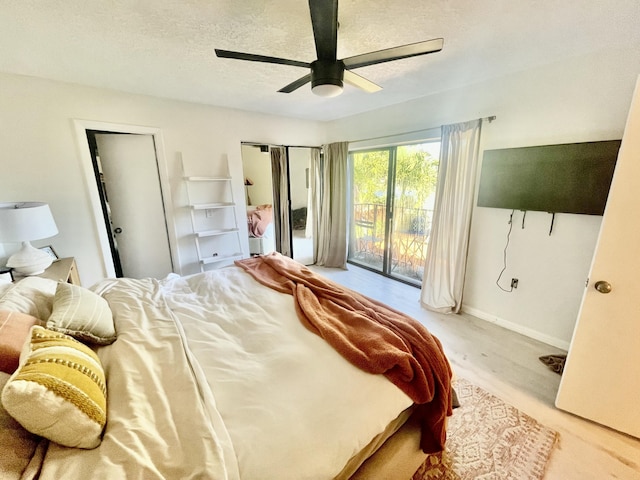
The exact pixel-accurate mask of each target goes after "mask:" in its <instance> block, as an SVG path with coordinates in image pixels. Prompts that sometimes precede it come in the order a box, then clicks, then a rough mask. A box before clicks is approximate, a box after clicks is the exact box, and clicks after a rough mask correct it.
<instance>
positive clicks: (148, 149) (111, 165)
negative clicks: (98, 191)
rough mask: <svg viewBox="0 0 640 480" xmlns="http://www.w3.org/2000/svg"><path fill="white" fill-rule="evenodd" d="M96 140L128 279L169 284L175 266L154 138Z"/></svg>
mask: <svg viewBox="0 0 640 480" xmlns="http://www.w3.org/2000/svg"><path fill="white" fill-rule="evenodd" d="M95 138H96V143H97V145H98V155H99V157H100V163H101V164H102V172H103V175H104V178H103V181H104V187H105V190H106V195H107V200H108V205H109V208H110V211H111V223H112V234H113V235H114V239H115V241H116V243H117V249H118V254H119V257H120V263H121V266H122V273H123V275H124V276H125V277H130V278H145V277H154V278H163V277H165V276H166V275H167V274H168V273H170V272H171V271H172V264H171V251H170V248H169V238H168V235H167V224H166V219H165V215H164V206H163V201H162V192H161V190H160V178H159V176H158V164H157V159H156V150H155V146H154V141H153V136H152V135H129V134H96V136H95Z"/></svg>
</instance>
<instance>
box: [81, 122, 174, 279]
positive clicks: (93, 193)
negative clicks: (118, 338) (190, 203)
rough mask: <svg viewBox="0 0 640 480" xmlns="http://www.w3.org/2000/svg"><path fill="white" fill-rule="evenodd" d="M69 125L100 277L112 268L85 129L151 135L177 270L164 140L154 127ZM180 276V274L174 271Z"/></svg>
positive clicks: (95, 123)
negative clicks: (88, 208)
mask: <svg viewBox="0 0 640 480" xmlns="http://www.w3.org/2000/svg"><path fill="white" fill-rule="evenodd" d="M73 126H74V130H75V133H76V142H77V145H78V151H79V154H80V159H81V161H80V163H81V166H82V170H83V173H84V177H85V188H86V189H87V196H88V198H89V202H90V205H91V211H92V220H93V225H94V228H95V233H96V235H97V237H98V243H99V245H100V251H101V260H102V262H101V263H102V268H103V271H102V275H103V276H104V277H105V278H107V277H115V276H116V271H115V267H114V259H113V256H112V254H111V245H110V242H109V235H110V233H109V232H108V231H107V228H106V225H105V223H104V216H103V211H102V202H101V199H100V194H99V191H98V186H97V183H96V180H95V173H94V169H93V160H92V158H91V151H90V149H89V143H88V141H87V130H101V131H105V132H114V133H133V134H145V135H152V136H153V138H154V144H155V149H156V158H157V161H158V174H159V178H160V189H161V190H162V196H163V203H164V205H163V208H164V214H165V217H166V219H167V234H168V237H169V247H170V250H171V261H172V263H173V265H174V267H177V269H178V270H180V269H181V263H180V255H179V251H178V240H177V239H178V236H177V232H176V222H175V217H174V215H173V211H174V208H173V200H172V198H171V188H170V184H169V174H168V166H167V160H166V155H165V152H164V141H163V138H162V132H161V130H160V129H158V128H152V127H143V126H136V125H124V124H114V123H105V122H95V121H88V120H77V119H76V120H73ZM178 273H182V272H178Z"/></svg>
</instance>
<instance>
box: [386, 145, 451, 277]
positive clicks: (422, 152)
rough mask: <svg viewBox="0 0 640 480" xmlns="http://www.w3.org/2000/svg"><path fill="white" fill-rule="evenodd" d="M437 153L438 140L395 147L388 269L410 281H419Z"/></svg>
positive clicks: (425, 251) (426, 242) (434, 189)
mask: <svg viewBox="0 0 640 480" xmlns="http://www.w3.org/2000/svg"><path fill="white" fill-rule="evenodd" d="M439 156H440V142H430V143H423V144H418V145H403V146H398V147H397V149H396V162H395V176H394V179H395V181H394V185H393V190H394V195H393V206H392V212H393V215H392V227H391V235H390V242H389V271H388V273H389V274H390V275H391V276H394V277H398V278H401V279H403V280H405V281H408V282H410V283H416V284H421V283H422V275H423V271H424V262H425V259H426V256H427V247H428V245H429V235H430V233H431V220H432V217H433V205H434V202H435V192H436V183H437V179H438V164H439V161H438V159H439Z"/></svg>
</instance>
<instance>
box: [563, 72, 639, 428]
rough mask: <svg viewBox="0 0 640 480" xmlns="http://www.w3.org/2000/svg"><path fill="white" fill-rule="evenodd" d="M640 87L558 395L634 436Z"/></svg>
mask: <svg viewBox="0 0 640 480" xmlns="http://www.w3.org/2000/svg"><path fill="white" fill-rule="evenodd" d="M639 90H640V81H639V83H638V84H637V85H636V92H635V95H634V100H633V102H632V104H631V110H630V112H629V118H628V120H627V126H626V128H625V133H624V138H623V140H622V145H621V147H620V153H619V155H618V162H617V165H616V171H615V174H614V177H613V182H612V184H611V190H610V192H609V198H608V201H607V207H606V210H605V213H604V217H603V220H602V228H601V230H600V237H599V239H598V245H597V247H596V252H595V256H594V259H593V263H592V266H591V273H590V276H589V282H588V285H587V289H586V292H585V295H584V297H583V301H582V307H581V309H580V313H579V315H578V322H577V324H576V328H575V331H574V334H573V340H572V342H571V347H570V350H569V354H568V358H567V363H566V366H565V369H564V373H563V375H562V381H561V384H560V389H559V391H558V396H557V399H556V405H557V406H558V407H559V408H561V409H563V410H567V411H569V412H572V413H575V414H577V415H580V416H581V417H585V418H588V419H590V420H593V421H595V422H597V423H600V424H603V425H607V426H609V427H611V428H614V429H616V430H618V431H621V432H624V433H628V434H630V435H633V436H635V437H640V407H639V406H638V400H640V275H639V272H640V222H638V195H639V192H640V91H639ZM597 282H607V283H608V284H609V285H610V286H611V291H610V292H609V293H601V292H600V291H598V290H597V289H596V288H594V287H595V286H596V283H597ZM602 285H603V286H604V287H605V288H603V289H602V291H603V292H606V285H607V284H602ZM601 288H602V287H601Z"/></svg>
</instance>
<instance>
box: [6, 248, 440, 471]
mask: <svg viewBox="0 0 640 480" xmlns="http://www.w3.org/2000/svg"><path fill="white" fill-rule="evenodd" d="M314 292H315V293H314ZM354 299H355V300H358V301H362V302H361V303H360V305H361V307H362V308H361V310H360V311H359V312H358V311H354V310H353V309H352V306H351V304H353V302H354ZM369 302H371V303H369ZM87 307H88V308H87ZM347 310H351V312H350V313H346V312H347ZM326 311H334V312H335V311H338V312H341V313H339V314H338V317H343V316H344V317H345V318H346V317H349V316H351V317H350V318H352V319H356V320H357V322H369V321H370V318H369V317H376V316H377V317H380V318H379V319H378V320H379V321H382V323H384V322H386V321H390V320H389V319H391V320H393V322H397V321H398V318H401V317H402V315H401V314H400V313H399V312H396V311H394V310H391V309H389V310H386V309H385V307H384V306H382V305H381V304H378V303H377V302H374V301H371V300H370V299H366V298H365V297H360V296H359V295H358V294H356V293H354V292H350V291H346V290H344V289H342V287H340V286H338V285H337V284H333V283H332V282H329V281H328V280H326V279H324V278H323V277H321V276H319V275H316V274H313V273H312V272H311V271H310V270H308V269H307V268H306V267H304V266H301V265H299V264H297V263H296V262H294V261H292V260H290V259H288V258H286V257H283V256H281V255H279V254H277V253H274V254H271V255H267V256H261V257H255V258H251V259H247V260H243V261H240V262H237V264H236V265H234V266H230V267H227V268H222V269H219V270H214V271H211V272H204V273H200V274H196V275H191V276H187V277H179V276H177V275H170V276H169V277H167V278H165V279H163V280H153V279H143V280H134V279H109V280H105V281H103V282H100V283H99V284H97V285H95V286H94V287H92V289H91V290H88V289H83V288H81V287H78V286H71V285H68V284H56V283H55V282H53V281H50V280H45V279H41V278H36V277H30V278H27V279H25V280H23V281H21V282H19V283H16V284H11V285H9V286H3V287H0V312H4V315H5V322H4V325H5V326H6V325H7V324H11V318H14V320H15V318H16V317H15V316H16V315H20V316H22V317H31V319H30V320H29V321H30V322H31V324H29V322H27V324H26V325H25V326H24V327H25V328H26V327H28V329H27V331H28V334H25V338H26V340H24V345H22V347H21V350H20V352H21V353H20V361H19V364H18V365H17V367H16V370H15V371H14V372H13V373H10V372H3V373H2V374H1V376H0V387H4V388H3V391H2V397H1V398H2V404H3V407H5V408H6V410H5V409H0V422H2V430H0V442H1V443H0V476H1V477H2V478H40V479H42V480H49V479H59V478H65V479H75V478H77V479H84V478H144V479H174V478H175V479H177V478H180V479H187V478H192V479H195V478H212V479H279V480H281V479H282V480H283V479H334V478H336V479H347V478H353V479H358V478H367V479H370V478H405V479H408V478H410V476H411V473H412V472H413V471H415V469H416V468H417V467H418V466H419V465H420V463H421V462H422V461H423V460H424V458H425V456H426V453H425V450H426V451H429V450H431V451H437V450H439V449H441V448H442V445H443V442H444V434H445V431H444V428H445V425H446V418H447V416H448V415H450V414H451V398H452V396H451V393H452V391H451V386H450V380H451V370H450V368H449V365H448V362H447V360H446V358H445V356H444V354H443V353H442V349H441V346H440V343H439V342H438V340H437V339H436V338H435V337H432V336H430V335H429V334H428V332H426V329H424V327H421V326H419V324H417V322H415V321H413V322H414V323H412V322H411V321H408V322H407V323H403V322H402V321H401V322H400V323H402V324H403V326H402V327H401V329H404V331H405V334H404V335H405V337H406V335H407V332H409V333H408V336H414V338H413V339H409V340H407V339H406V338H405V339H402V340H400V339H399V338H396V340H390V341H389V342H387V343H389V344H392V343H394V342H396V343H397V344H396V345H395V346H394V347H393V350H394V352H396V353H397V352H398V351H401V350H402V351H405V350H406V351H411V350H415V351H414V355H415V357H414V356H409V357H407V356H406V355H404V354H402V355H400V357H397V358H396V359H395V360H394V361H393V362H392V364H387V360H388V358H387V355H386V354H385V355H383V356H382V357H379V358H378V359H377V360H375V359H374V361H373V362H371V361H370V360H371V359H372V358H374V357H375V356H376V355H377V354H378V353H379V351H381V350H386V349H389V347H388V345H386V344H381V343H380V342H378V343H376V342H377V340H376V341H374V342H371V338H372V337H377V336H379V335H382V337H384V338H388V337H387V336H388V335H389V329H388V326H387V327H384V328H382V327H380V328H382V330H381V331H378V332H376V331H375V329H376V327H374V328H373V330H370V329H369V327H365V326H364V324H362V325H360V324H358V329H361V328H362V329H361V330H359V331H361V332H367V333H366V334H364V335H360V338H356V339H355V340H354V339H353V338H350V339H349V340H348V341H347V342H346V343H345V342H344V339H343V338H342V337H345V336H346V337H348V336H349V335H350V333H349V332H348V330H349V327H348V326H346V327H341V326H340V324H339V323H335V320H336V319H335V318H334V319H332V320H331V321H330V322H329V321H327V322H326V323H324V324H323V322H324V321H325V320H323V319H322V318H319V319H318V318H315V317H321V316H322V315H321V314H320V313H318V312H326ZM96 312H98V313H96ZM7 315H9V316H10V318H9V321H6V316H7ZM1 318H3V317H1V316H0V319H1ZM110 322H111V323H112V324H111V325H109V323H110ZM16 323H17V322H16ZM377 324H378V325H380V322H378V323H377ZM0 325H3V323H2V322H1V321H0ZM2 332H3V330H2V329H0V338H2V337H3V336H4V337H6V335H4V334H3V333H2ZM351 333H353V332H351ZM12 335H13V336H15V334H12ZM49 336H51V338H53V337H55V340H56V341H58V337H59V338H60V340H59V341H65V342H70V346H69V347H68V348H78V349H80V350H82V349H85V348H86V349H87V350H89V351H88V352H85V351H84V350H82V352H84V353H81V354H79V355H81V356H83V358H85V357H88V356H90V355H95V359H93V360H91V362H92V363H90V364H89V367H88V368H84V367H82V368H81V367H77V364H74V365H76V367H74V368H76V370H79V371H81V372H84V375H85V377H86V376H89V377H90V378H91V379H92V380H94V381H95V382H89V383H91V385H92V387H95V385H94V383H96V384H97V385H100V380H99V378H98V377H99V375H97V376H96V375H94V373H96V372H94V371H92V370H93V369H94V368H95V369H97V368H99V367H98V364H99V366H101V367H102V369H103V371H104V377H103V378H104V382H106V383H105V385H104V388H103V389H102V391H103V393H104V394H105V399H104V403H103V406H104V415H105V417H104V418H103V425H99V424H98V425H97V427H96V421H95V419H94V422H93V423H92V424H91V426H93V427H96V428H94V430H90V429H87V430H86V431H85V430H83V432H85V433H82V434H79V433H78V432H79V427H76V426H73V428H70V427H69V425H68V423H69V422H71V421H72V420H73V419H74V418H75V417H74V415H76V414H77V412H76V411H75V410H74V411H73V412H71V413H64V414H62V413H60V411H56V410H55V408H57V407H58V406H59V405H58V403H60V402H59V400H60V399H59V398H56V399H55V401H54V403H55V404H54V405H53V406H52V405H49V404H45V405H44V406H43V405H41V404H39V403H38V402H42V398H41V397H42V395H40V394H33V392H29V391H27V390H28V389H29V388H31V387H30V382H29V378H28V377H25V375H27V373H29V372H25V370H26V368H27V366H29V365H31V366H32V368H36V367H37V366H38V365H40V364H44V365H45V366H46V367H47V368H58V366H57V365H58V363H56V361H53V362H51V361H44V360H43V361H41V363H37V362H35V361H34V360H33V359H34V358H35V357H34V355H37V354H40V355H43V353H38V352H42V351H43V350H44V351H46V350H47V349H46V348H45V347H41V348H40V347H38V346H37V343H36V341H42V342H54V340H52V339H51V338H50V337H49ZM70 336H73V337H75V338H76V340H72V339H69V337H70ZM382 337H381V338H382ZM396 337H397V336H396ZM362 341H366V342H367V343H370V344H372V349H370V350H369V351H366V350H362V351H358V352H355V351H353V348H354V346H357V345H359V342H362ZM341 342H342V343H341ZM414 343H415V344H417V347H416V346H415V345H414ZM423 343H424V344H425V345H428V348H427V347H425V348H424V349H423V346H422V344H423ZM408 344H410V345H408ZM34 345H35V346H34ZM46 345H49V344H48V343H46ZM340 345H342V347H341V346H340ZM345 345H346V346H345ZM61 348H62V347H59V346H56V347H55V348H54V347H51V349H52V351H53V353H51V355H54V354H57V352H58V350H60V349H61ZM14 350H15V347H14ZM345 350H346V351H345ZM34 352H35V353H34ZM3 355H4V354H3ZM364 357H367V358H364ZM419 357H421V358H419ZM426 357H428V358H426ZM398 358H402V360H401V361H398ZM367 362H368V363H369V365H368V366H367V365H360V363H367ZM63 363H64V362H63ZM79 363H80V364H82V361H79ZM356 365H358V366H356ZM11 368H12V367H11V366H9V367H8V368H7V367H6V366H5V367H4V369H5V370H10V369H11ZM43 368H44V367H43ZM366 369H370V370H371V369H374V370H380V369H382V371H384V373H369V372H367V371H365V370H366ZM74 372H75V370H74ZM31 383H37V382H34V381H31ZM16 385H17V386H16ZM24 385H27V386H26V387H25V386H24ZM399 385H400V387H399ZM38 387H39V388H42V386H40V385H39V386H38ZM100 391H101V390H100V388H97V389H95V391H94V392H93V393H95V394H96V395H97V396H100ZM30 395H31V396H30ZM87 395H89V396H91V395H93V394H91V395H90V393H88V394H87ZM12 397H15V398H12ZM34 397H35V398H34ZM91 398H93V397H91ZM416 398H418V399H420V400H419V404H417V403H416V401H414V400H415V399H416ZM56 402H58V403H56ZM96 402H97V403H96V405H98V404H99V401H96ZM45 403H46V402H45ZM16 405H17V406H16ZM48 408H51V409H53V413H47V415H46V416H45V418H46V423H48V424H47V425H45V426H44V427H42V426H41V425H36V427H33V426H32V425H30V424H29V422H32V421H35V422H36V423H37V419H35V420H34V418H33V417H36V416H37V415H35V414H34V413H33V412H34V411H36V410H37V411H44V410H47V409H48ZM20 410H21V411H20ZM63 412H65V411H64V410H63ZM14 413H15V415H16V417H17V418H14ZM41 416H42V415H41ZM89 416H90V417H91V418H92V419H93V416H92V415H89ZM25 417H26V418H25ZM77 417H78V418H77V422H78V424H79V425H81V426H83V428H84V426H85V424H87V423H91V422H88V420H87V418H85V417H86V415H85V416H82V415H80V414H78V415H77ZM16 420H20V422H19V423H17V422H16ZM23 423H24V424H26V425H27V426H28V427H29V428H27V429H25V428H23ZM98 423H99V422H98ZM38 428H41V429H42V428H44V431H41V430H38ZM56 428H59V429H60V430H61V432H62V433H60V432H57V431H56ZM67 437H71V439H70V440H69V439H68V438H67ZM87 437H90V438H87ZM47 438H50V440H47ZM54 440H55V441H54ZM74 442H76V443H74ZM80 442H88V443H84V444H80ZM65 443H66V444H68V445H66V446H65ZM425 446H426V447H425ZM7 452H16V454H15V455H9V457H11V458H6V457H7V456H8V454H7Z"/></svg>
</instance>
